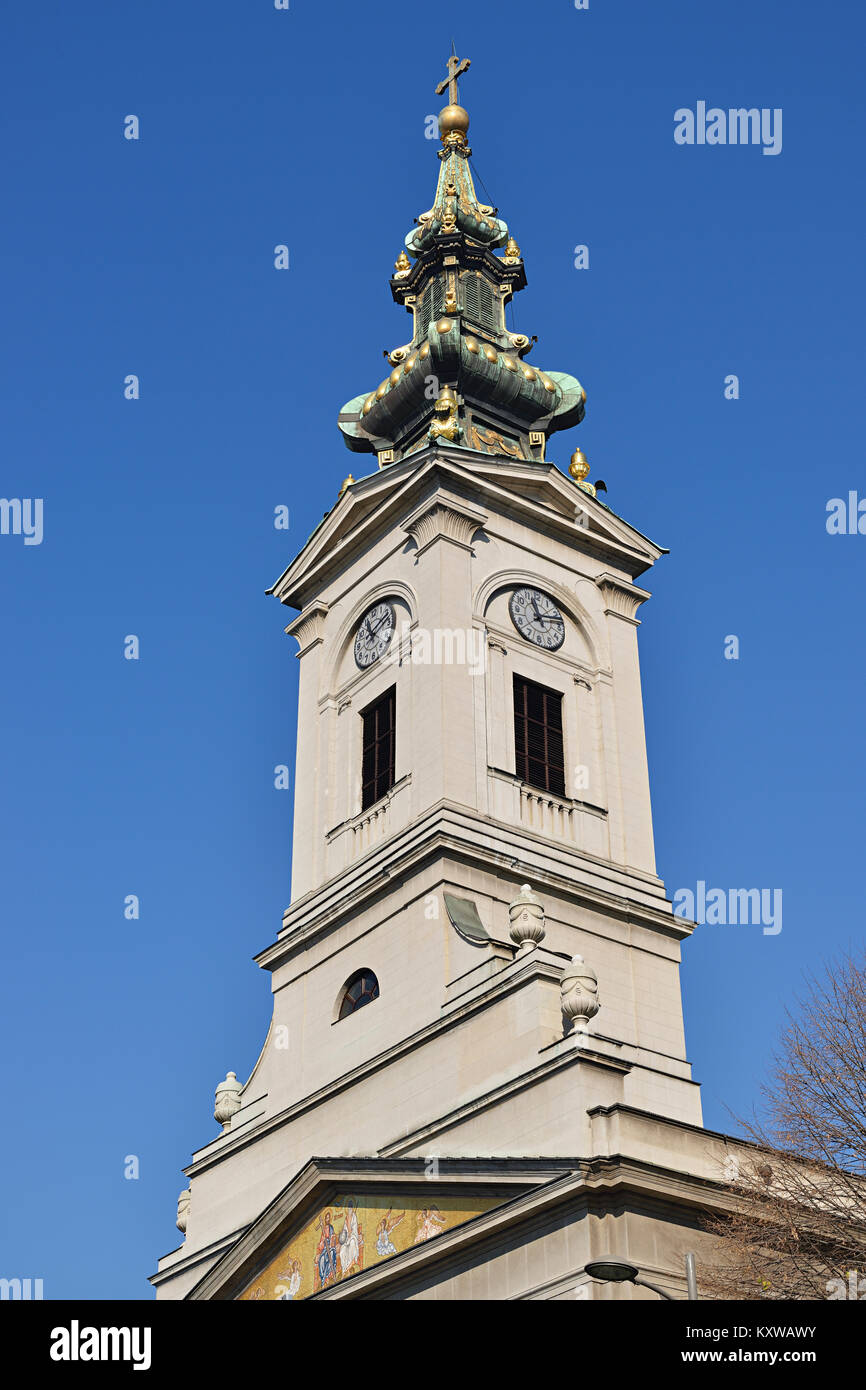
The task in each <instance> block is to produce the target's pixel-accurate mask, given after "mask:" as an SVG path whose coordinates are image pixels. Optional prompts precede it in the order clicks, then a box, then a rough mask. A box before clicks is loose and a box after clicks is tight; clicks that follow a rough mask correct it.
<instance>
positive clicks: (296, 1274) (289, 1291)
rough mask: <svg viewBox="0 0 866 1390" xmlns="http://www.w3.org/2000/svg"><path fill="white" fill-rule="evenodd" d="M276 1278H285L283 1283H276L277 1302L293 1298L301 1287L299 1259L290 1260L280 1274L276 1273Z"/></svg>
mask: <svg viewBox="0 0 866 1390" xmlns="http://www.w3.org/2000/svg"><path fill="white" fill-rule="evenodd" d="M277 1279H278V1280H280V1281H282V1280H285V1283H282V1282H280V1283H278V1284H277V1288H276V1293H275V1298H276V1300H277V1302H278V1303H279V1302H280V1301H284V1300H286V1299H289V1298H295V1296H296V1295H297V1293H298V1291H299V1289H300V1287H301V1262H300V1260H292V1263H291V1265H290V1267H289V1268H288V1269H287V1270H285V1271H284V1272H283V1273H282V1274H278V1275H277Z"/></svg>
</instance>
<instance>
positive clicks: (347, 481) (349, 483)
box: [338, 473, 355, 497]
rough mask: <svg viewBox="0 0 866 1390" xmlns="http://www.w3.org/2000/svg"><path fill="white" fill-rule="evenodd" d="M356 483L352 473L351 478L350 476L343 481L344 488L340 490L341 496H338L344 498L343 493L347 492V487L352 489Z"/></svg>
mask: <svg viewBox="0 0 866 1390" xmlns="http://www.w3.org/2000/svg"><path fill="white" fill-rule="evenodd" d="M354 481H355V479H354V478H353V477H352V475H351V473H350V474H349V476H348V478H344V479H343V486H342V487H341V488H340V491H339V494H338V495H339V496H340V497H342V495H343V493H344V492H345V491H346V488H347V487H351V486H352V484H353V482H354Z"/></svg>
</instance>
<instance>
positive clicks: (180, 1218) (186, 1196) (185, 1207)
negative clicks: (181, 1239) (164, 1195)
mask: <svg viewBox="0 0 866 1390" xmlns="http://www.w3.org/2000/svg"><path fill="white" fill-rule="evenodd" d="M191 1197H192V1193H191V1192H190V1190H189V1188H188V1187H185V1188H184V1190H183V1192H181V1194H180V1196H179V1197H178V1199H177V1221H176V1222H175V1225H176V1226H177V1229H178V1230H179V1231H183V1234H184V1235H186V1223H187V1221H188V1220H189V1204H190V1199H191Z"/></svg>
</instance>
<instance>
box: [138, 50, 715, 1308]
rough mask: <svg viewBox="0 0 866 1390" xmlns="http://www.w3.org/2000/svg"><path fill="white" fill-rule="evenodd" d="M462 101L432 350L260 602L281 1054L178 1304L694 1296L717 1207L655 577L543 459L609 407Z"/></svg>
mask: <svg viewBox="0 0 866 1390" xmlns="http://www.w3.org/2000/svg"><path fill="white" fill-rule="evenodd" d="M468 67H469V62H468V60H462V61H461V60H459V59H458V58H457V57H456V56H452V58H451V59H450V60H449V64H448V73H447V76H446V78H445V80H444V81H443V83H441V84H440V87H439V88H438V89H437V91H439V92H440V93H442V94H444V93H445V92H446V91H447V105H446V106H445V108H444V110H443V111H442V112H441V115H440V117H439V130H440V135H441V148H440V150H439V152H438V154H439V168H438V182H437V187H436V192H435V197H434V200H433V204H432V206H431V207H430V209H429V210H428V211H426V212H422V213H421V214H420V216H418V217H417V218H416V219H415V223H414V225H413V228H412V230H411V231H410V232H409V234H408V236H407V237H406V238H405V246H404V249H403V250H401V251H400V254H399V256H398V258H397V261H396V265H395V268H394V273H393V275H392V277H391V281H390V286H391V293H392V296H393V298H394V300H395V301H396V303H397V304H398V305H400V306H402V307H403V308H404V309H405V310H406V311H407V312H408V314H409V316H410V324H409V333H408V335H407V341H406V342H404V343H402V344H401V345H400V346H397V347H395V348H394V349H393V350H392V351H391V352H390V354H389V363H388V367H389V370H388V374H387V375H386V376H385V378H384V379H383V380H382V381H380V382H376V381H375V380H374V379H372V380H370V381H369V382H368V384H367V389H366V390H364V391H362V392H361V393H360V394H359V395H358V396H356V397H355V398H354V399H353V400H351V401H349V402H348V403H347V404H346V405H345V406H344V407H343V409H342V411H341V412H340V415H339V428H340V430H341V432H342V435H343V439H344V441H345V444H346V445H347V446H348V448H349V449H350V450H351V451H352V452H353V453H355V454H357V455H359V456H362V457H361V458H359V463H361V464H363V462H364V461H366V462H367V463H368V467H367V469H366V470H365V469H363V467H360V468H359V467H357V465H356V470H357V471H358V473H359V474H360V476H359V477H358V478H357V479H355V478H352V477H351V476H350V477H349V478H347V480H346V482H345V483H344V484H343V487H342V490H341V492H340V495H339V497H338V499H337V501H336V502H335V504H334V505H333V507H332V508H331V510H330V511H329V512H328V513H327V515H326V517H325V519H324V520H323V521H322V523H321V524H320V525H319V527H318V528H317V529H316V531H315V532H314V533H313V535H312V536H311V537H310V538H309V540H308V541H307V543H306V544H305V545H304V547H303V549H302V550H301V552H300V554H298V555H297V556H296V557H295V558H294V559H293V560H292V561H291V563H290V564H289V565H288V567H287V568H286V570H285V571H284V573H283V574H282V575H281V576H280V577H279V579H278V580H277V581H276V583H275V584H274V585H273V588H272V589H271V590H270V591H269V592H270V593H272V594H273V595H274V596H275V597H276V598H277V599H278V600H279V601H280V603H282V604H284V605H285V606H286V608H287V609H289V610H290V612H291V613H292V614H294V615H296V616H293V617H292V619H291V621H290V622H289V624H288V627H287V629H286V631H287V632H288V633H289V634H290V635H291V637H293V638H294V639H295V641H296V642H297V647H298V651H297V655H298V659H299V667H300V673H299V680H300V687H299V701H298V732H297V763H296V777H295V788H296V791H295V808H294V858H293V862H294V871H293V876H292V893H291V902H290V905H289V907H288V908H287V909H286V912H285V914H284V916H283V920H282V924H281V927H280V929H279V931H278V933H277V936H276V939H275V940H274V941H273V942H272V943H271V944H270V945H268V946H266V947H265V949H264V950H262V951H261V953H260V954H259V955H258V957H257V961H258V964H259V965H260V966H261V967H262V968H263V969H265V970H267V971H268V972H269V973H270V975H271V979H272V985H273V1018H272V1021H271V1026H270V1029H269V1032H268V1035H267V1039H266V1041H265V1044H264V1047H263V1049H262V1052H261V1055H260V1057H259V1059H258V1061H257V1063H256V1065H255V1067H254V1068H253V1071H252V1074H251V1075H250V1077H249V1079H248V1080H247V1081H246V1082H244V1083H243V1084H242V1083H241V1082H239V1081H238V1080H237V1078H236V1077H235V1076H234V1074H233V1073H230V1074H229V1076H228V1077H227V1078H226V1081H225V1082H222V1083H221V1084H220V1086H219V1087H218V1088H217V1104H216V1112H215V1113H216V1119H217V1121H218V1123H219V1124H220V1126H221V1129H220V1132H219V1133H218V1134H217V1135H216V1137H214V1138H213V1139H211V1140H210V1141H209V1142H207V1143H206V1144H205V1146H204V1147H203V1148H202V1149H200V1150H199V1151H198V1152H197V1153H196V1154H195V1155H194V1157H193V1161H192V1163H191V1164H190V1165H189V1167H188V1168H187V1169H186V1174H187V1177H188V1186H187V1187H186V1188H185V1190H184V1192H183V1193H182V1194H181V1202H180V1206H179V1215H178V1226H179V1227H180V1229H181V1231H182V1232H183V1234H184V1241H183V1244H182V1245H181V1246H180V1247H179V1248H178V1249H177V1250H175V1251H173V1252H172V1253H171V1254H170V1255H168V1256H166V1257H164V1259H162V1260H161V1261H160V1264H159V1270H158V1273H157V1274H156V1275H154V1276H153V1282H154V1284H155V1286H156V1289H157V1294H158V1296H159V1297H167V1298H191V1299H236V1298H243V1299H267V1300H272V1299H283V1300H295V1301H302V1300H304V1299H307V1298H311V1297H312V1298H319V1299H333V1298H385V1299H408V1298H416V1297H424V1298H430V1297H434V1298H515V1297H516V1298H524V1297H525V1298H586V1297H589V1298H592V1297H600V1296H605V1297H606V1296H609V1294H608V1293H606V1292H605V1293H602V1292H601V1291H600V1290H601V1286H598V1285H593V1284H592V1281H591V1280H590V1279H589V1277H588V1276H587V1274H586V1273H585V1270H584V1266H585V1265H586V1264H587V1262H589V1261H591V1260H592V1259H593V1258H594V1257H597V1256H598V1255H599V1253H601V1252H602V1251H610V1250H614V1249H616V1250H617V1251H618V1252H619V1253H620V1254H622V1255H628V1256H629V1257H630V1258H633V1259H635V1260H636V1261H638V1262H640V1263H641V1266H642V1267H643V1268H645V1269H646V1270H647V1271H648V1272H651V1275H654V1277H655V1278H656V1279H657V1280H659V1281H661V1282H662V1283H665V1282H666V1281H667V1283H668V1284H669V1286H670V1287H672V1288H676V1287H677V1286H678V1281H680V1279H681V1273H680V1271H681V1268H682V1251H683V1250H684V1249H685V1248H692V1246H693V1245H694V1228H695V1224H696V1216H695V1213H696V1211H697V1209H698V1208H699V1206H700V1203H701V1198H702V1193H703V1192H704V1191H705V1189H706V1187H707V1184H709V1183H712V1182H713V1181H714V1177H715V1168H714V1166H713V1165H714V1163H715V1159H713V1158H711V1157H710V1156H709V1150H708V1148H707V1143H706V1136H705V1135H704V1132H703V1131H702V1129H701V1110H700V1099H699V1090H698V1087H697V1085H696V1083H695V1082H694V1081H693V1080H692V1077H691V1071H690V1066H689V1063H688V1060H687V1057H686V1051H685V1040H684V1034H683V1021H682V1005H681V997H680V982H679V959H680V943H681V941H682V939H683V938H684V937H685V936H687V935H688V934H689V932H690V930H691V924H690V923H688V922H685V921H684V920H683V919H682V918H680V917H674V916H673V915H672V910H671V903H670V901H669V900H668V898H667V896H666V894H665V889H664V886H663V884H662V882H661V881H660V879H659V877H658V875H657V873H656V865H655V858H654V851H653V835H652V817H651V808H650V792H649V775H648V769H647V755H646V745H645V738H644V724H643V708H642V699H641V685H640V671H639V661H638V626H639V619H638V616H637V615H638V610H639V609H640V608H641V605H642V604H643V603H644V602H645V601H646V600H647V599H648V598H649V593H648V592H647V590H646V589H645V588H644V587H642V584H641V583H640V582H639V581H641V580H642V579H643V577H644V575H645V574H646V572H647V571H648V570H649V569H650V568H651V566H652V565H653V564H654V562H655V561H656V560H657V559H658V558H659V557H660V556H661V555H662V554H663V553H664V552H663V550H662V549H661V547H659V546H657V545H655V544H654V543H653V542H651V541H649V540H648V539H647V538H646V537H645V536H644V535H642V534H641V532H640V531H638V530H636V529H635V527H634V526H633V525H631V524H630V523H629V522H628V521H626V520H625V519H624V518H623V517H621V516H620V515H618V514H617V513H616V512H614V511H613V510H612V509H611V507H610V506H608V505H607V504H606V502H605V501H604V500H602V497H601V496H599V493H600V492H601V491H602V490H603V485H602V484H595V485H593V484H592V483H591V482H590V481H589V476H588V475H589V465H588V464H587V462H586V459H585V458H584V456H583V454H582V452H581V451H580V450H579V449H578V450H577V451H576V452H575V454H574V455H573V458H572V461H571V464H570V466H569V467H568V469H567V470H564V469H562V468H561V467H560V466H558V463H557V461H556V460H555V458H554V457H549V454H550V453H551V452H552V447H553V444H554V441H555V436H556V434H557V433H558V432H559V431H562V430H565V429H570V428H571V427H573V426H576V425H578V424H579V423H580V421H581V420H582V419H583V415H584V409H585V405H586V394H585V392H584V389H583V387H582V386H581V384H580V382H579V381H578V380H577V379H576V378H575V377H573V376H570V375H568V374H567V373H565V372H560V371H553V370H548V369H547V368H545V367H542V366H539V365H537V363H536V340H535V339H534V338H529V337H527V336H526V335H525V334H518V333H513V332H510V331H509V330H508V328H507V326H506V317H505V307H506V304H507V303H508V301H509V300H510V299H511V297H512V296H513V295H514V294H515V293H518V292H519V291H520V290H521V289H522V288H523V287H524V285H525V284H526V274H525V269H524V263H523V258H522V254H521V251H520V248H519V246H518V244H517V242H516V240H515V238H514V235H513V234H512V233H511V232H510V231H509V228H508V226H507V225H506V223H505V222H504V221H503V220H502V219H501V217H500V216H499V214H498V210H497V209H495V208H493V207H490V206H487V205H485V204H483V203H480V202H479V201H478V197H477V194H476V191H475V187H474V183H473V178H472V172H471V166H470V153H471V151H470V148H469V144H468V135H469V116H468V114H467V112H466V110H465V109H464V108H463V106H462V105H460V104H459V95H458V90H457V81H458V77H460V76H461V75H462V74H463V73H465V71H466V70H467V69H468ZM538 356H539V357H541V358H542V360H543V351H542V350H541V348H539V350H538Z"/></svg>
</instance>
